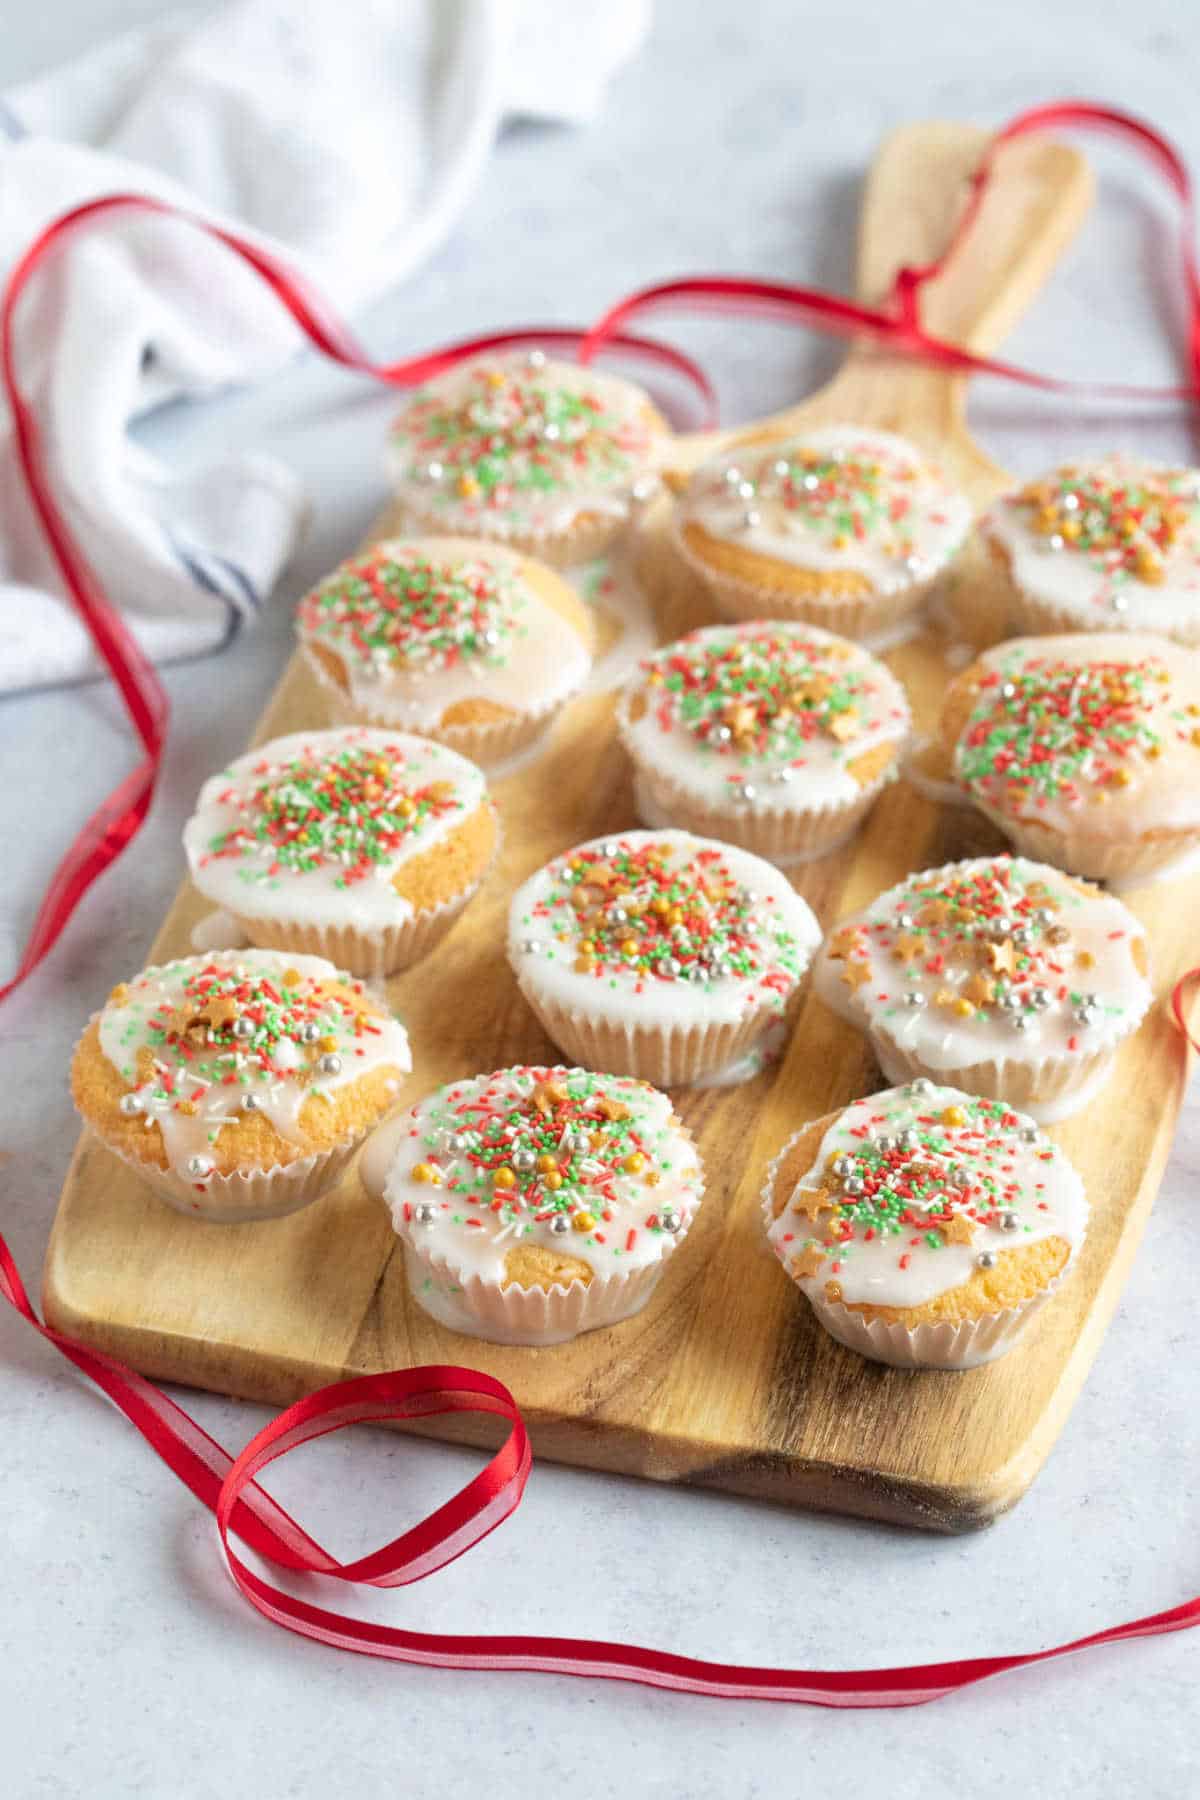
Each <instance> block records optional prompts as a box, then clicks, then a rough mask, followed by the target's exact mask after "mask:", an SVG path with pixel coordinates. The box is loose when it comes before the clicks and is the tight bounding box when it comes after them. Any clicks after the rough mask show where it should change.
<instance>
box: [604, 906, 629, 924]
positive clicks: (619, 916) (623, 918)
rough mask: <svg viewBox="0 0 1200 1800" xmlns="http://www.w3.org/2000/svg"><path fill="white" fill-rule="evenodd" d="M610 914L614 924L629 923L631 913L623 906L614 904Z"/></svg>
mask: <svg viewBox="0 0 1200 1800" xmlns="http://www.w3.org/2000/svg"><path fill="white" fill-rule="evenodd" d="M608 916H609V918H610V919H611V920H612V922H613V924H614V925H627V924H628V923H629V914H628V913H627V912H626V910H625V908H624V907H623V906H614V907H613V909H612V911H611V912H610V913H609V915H608Z"/></svg>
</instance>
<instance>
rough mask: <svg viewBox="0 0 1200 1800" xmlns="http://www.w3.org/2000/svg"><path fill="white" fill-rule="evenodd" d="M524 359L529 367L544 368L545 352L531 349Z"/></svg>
mask: <svg viewBox="0 0 1200 1800" xmlns="http://www.w3.org/2000/svg"><path fill="white" fill-rule="evenodd" d="M525 361H526V362H527V363H528V365H529V367H530V368H531V369H544V368H545V366H546V352H545V351H544V350H531V351H530V352H529V354H528V355H527V356H526V358H525Z"/></svg>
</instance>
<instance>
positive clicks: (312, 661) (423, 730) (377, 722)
mask: <svg viewBox="0 0 1200 1800" xmlns="http://www.w3.org/2000/svg"><path fill="white" fill-rule="evenodd" d="M301 650H302V652H303V655H304V660H305V662H306V663H307V665H308V667H309V670H310V671H311V673H312V676H313V679H314V680H315V681H316V683H317V686H318V687H319V688H320V690H321V693H322V695H323V697H324V700H325V706H326V710H327V712H328V714H329V719H330V722H331V723H332V724H334V725H372V726H375V727H377V728H379V729H380V730H384V731H404V732H412V733H414V734H415V735H416V736H418V737H424V738H429V739H430V740H431V741H432V742H433V743H436V744H445V745H446V747H447V749H450V750H457V751H458V753H459V755H460V756H465V757H468V758H469V759H470V761H471V762H473V763H477V764H478V765H479V767H480V768H483V769H494V768H495V767H496V766H497V764H500V763H506V762H507V761H508V760H509V758H510V757H513V756H516V755H518V754H519V753H520V752H521V751H522V750H528V749H529V748H530V747H531V746H532V745H535V744H536V743H538V741H539V740H540V739H541V738H543V737H545V735H546V733H547V732H548V731H549V730H550V727H551V726H552V725H553V723H554V721H555V719H556V718H557V716H558V714H559V713H560V712H561V711H562V709H563V707H564V706H565V705H566V704H567V702H568V701H570V700H573V699H574V698H575V696H576V694H578V693H579V692H580V690H581V688H582V686H583V681H582V680H581V681H580V682H579V684H578V685H576V686H575V687H573V688H571V689H570V690H569V691H568V692H566V693H562V694H558V695H556V696H555V698H554V699H553V700H549V701H543V702H542V704H541V705H535V704H534V703H533V702H528V703H527V704H526V706H525V710H524V711H523V712H519V713H514V714H513V716H512V717H511V718H506V719H493V720H490V721H488V722H486V723H481V724H477V725H430V724H428V723H427V722H423V721H421V720H414V719H404V718H397V716H396V715H395V714H394V713H390V712H389V711H388V710H387V709H386V708H385V707H382V706H380V707H373V706H370V705H368V704H366V703H363V704H358V703H356V702H355V701H354V700H353V699H352V698H351V696H350V695H349V694H348V693H347V692H346V691H345V689H344V688H342V687H340V686H339V685H338V683H337V682H336V681H334V680H333V678H332V676H331V675H330V673H329V671H328V669H326V668H325V666H324V664H323V663H322V662H321V659H320V657H318V656H314V655H313V654H312V651H311V649H310V647H309V645H308V644H307V643H305V642H304V641H303V640H301ZM587 672H588V671H585V677H584V679H586V673H587Z"/></svg>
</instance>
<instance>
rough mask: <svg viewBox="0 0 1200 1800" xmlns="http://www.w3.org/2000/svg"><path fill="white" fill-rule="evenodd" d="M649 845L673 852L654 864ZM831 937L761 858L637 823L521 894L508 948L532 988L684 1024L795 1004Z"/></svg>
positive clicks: (592, 1007)
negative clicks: (825, 938)
mask: <svg viewBox="0 0 1200 1800" xmlns="http://www.w3.org/2000/svg"><path fill="white" fill-rule="evenodd" d="M647 852H661V855H656V856H654V858H653V860H652V862H651V864H650V866H649V867H646V866H645V864H646V861H647ZM573 865H574V866H573ZM583 896H586V897H587V898H588V900H589V904H588V907H587V909H586V911H585V912H583V913H582V914H581V913H580V911H579V910H577V909H576V907H575V905H574V904H573V902H574V900H575V899H576V898H578V897H583ZM655 903H657V906H658V908H660V909H661V910H659V911H656V910H655ZM672 921H674V922H672ZM820 937H821V929H820V926H819V925H818V924H817V921H816V919H815V917H814V916H813V913H812V910H811V909H810V907H809V906H808V903H807V902H806V901H805V900H802V899H801V897H800V895H799V894H797V893H796V892H795V890H794V889H793V887H792V886H791V884H790V883H789V882H788V880H787V879H786V877H785V876H783V875H781V874H780V873H779V871H778V870H777V869H774V868H772V866H771V864H770V863H767V862H764V861H763V860H762V859H761V858H760V857H757V856H751V855H750V854H749V853H748V852H747V851H745V850H739V849H736V848H734V846H733V845H731V844H723V843H717V842H715V841H714V840H713V839H710V838H699V837H693V836H691V834H690V833H688V832H686V831H627V832H620V833H616V832H614V833H612V834H611V835H610V836H608V837H604V838H594V839H592V841H591V842H590V843H586V844H580V845H578V846H576V848H575V849H573V850H568V851H565V852H564V853H563V855H562V856H559V857H556V858H555V859H554V861H553V862H550V863H547V864H546V865H545V867H544V868H541V869H539V870H538V871H537V873H536V874H535V875H531V876H530V878H529V880H528V881H526V882H525V883H524V884H523V885H522V886H521V887H519V888H518V889H517V891H516V893H515V894H514V896H513V899H512V904H511V906H510V909H509V921H508V954H509V960H510V961H511V963H512V965H513V968H514V969H515V971H516V973H517V977H518V980H519V981H520V983H521V985H522V986H523V987H527V988H529V989H530V990H531V991H532V992H534V993H537V994H540V995H542V996H543V997H544V998H546V999H547V1000H549V1001H550V1002H551V1003H553V1004H555V1005H558V1006H562V1007H566V1008H568V1009H570V1010H572V1011H578V1012H581V1013H586V1014H587V1015H588V1016H589V1017H592V1018H597V1019H603V1020H606V1021H611V1022H615V1023H618V1024H631V1023H636V1024H640V1025H646V1026H649V1027H651V1028H657V1027H662V1028H663V1029H666V1030H671V1029H686V1028H687V1027H689V1026H703V1025H726V1024H730V1025H736V1024H740V1023H741V1022H742V1020H743V1019H745V1017H746V1016H747V1014H748V1013H751V1012H759V1011H761V1012H763V1013H764V1014H768V1013H778V1012H782V1011H783V1010H784V1008H785V1007H786V1005H787V1003H788V1000H789V999H790V997H791V995H792V994H793V993H794V992H795V989H796V987H797V985H798V984H799V982H800V980H801V979H802V977H803V975H804V972H805V970H806V969H807V967H808V964H809V961H810V959H811V957H812V954H813V951H814V950H815V949H816V946H817V944H818V943H819V942H820ZM585 942H586V943H589V944H591V945H593V946H594V949H593V952H592V953H590V954H588V955H581V951H580V945H581V943H585ZM623 944H628V945H630V946H632V948H631V949H630V950H629V951H623V950H622V945H623ZM581 961H584V962H587V963H589V964H590V967H588V968H586V969H582V968H580V967H579V966H578V965H579V963H580V962H581Z"/></svg>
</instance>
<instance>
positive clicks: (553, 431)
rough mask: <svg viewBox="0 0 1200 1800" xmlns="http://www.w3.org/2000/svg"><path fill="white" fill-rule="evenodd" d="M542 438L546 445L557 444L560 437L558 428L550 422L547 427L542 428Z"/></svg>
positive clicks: (560, 432) (560, 433)
mask: <svg viewBox="0 0 1200 1800" xmlns="http://www.w3.org/2000/svg"><path fill="white" fill-rule="evenodd" d="M542 436H543V437H544V438H545V440H546V442H547V443H548V444H557V442H558V440H559V438H560V437H561V436H562V431H561V429H560V427H559V426H557V425H556V424H555V423H554V421H553V420H551V422H550V423H549V424H548V425H543V426H542Z"/></svg>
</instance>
